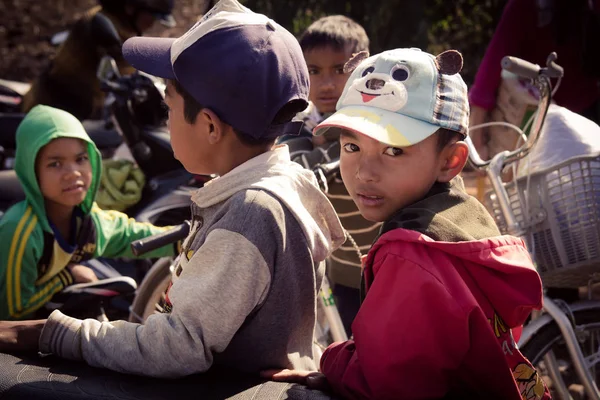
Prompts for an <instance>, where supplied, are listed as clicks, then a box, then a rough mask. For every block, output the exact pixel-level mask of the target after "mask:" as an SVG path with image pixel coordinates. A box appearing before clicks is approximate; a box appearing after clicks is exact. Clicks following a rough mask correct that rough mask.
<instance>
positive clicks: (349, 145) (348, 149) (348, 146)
mask: <svg viewBox="0 0 600 400" xmlns="http://www.w3.org/2000/svg"><path fill="white" fill-rule="evenodd" d="M343 147H344V150H345V151H346V152H347V153H354V152H355V151H358V150H360V148H359V147H358V146H357V145H355V144H354V143H346V144H344V146H343Z"/></svg>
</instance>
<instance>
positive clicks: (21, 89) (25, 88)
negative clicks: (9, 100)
mask: <svg viewBox="0 0 600 400" xmlns="http://www.w3.org/2000/svg"><path fill="white" fill-rule="evenodd" d="M0 86H4V87H5V88H7V89H10V90H11V91H12V92H13V93H11V94H13V95H19V96H25V94H26V93H27V92H29V89H31V85H30V84H29V83H25V82H17V81H9V80H6V79H0ZM3 92H4V91H3ZM7 94H8V93H7Z"/></svg>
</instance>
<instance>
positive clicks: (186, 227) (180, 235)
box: [131, 221, 190, 256]
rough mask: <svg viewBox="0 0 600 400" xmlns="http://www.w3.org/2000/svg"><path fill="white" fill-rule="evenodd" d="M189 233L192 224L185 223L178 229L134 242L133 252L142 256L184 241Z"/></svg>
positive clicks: (132, 245)
mask: <svg viewBox="0 0 600 400" xmlns="http://www.w3.org/2000/svg"><path fill="white" fill-rule="evenodd" d="M189 233H190V222H189V221H185V222H184V223H183V224H181V225H177V226H176V227H174V228H171V229H169V230H167V231H165V232H163V233H159V234H158V235H154V236H150V237H147V238H144V239H140V240H136V241H135V242H132V243H131V251H132V252H133V254H135V255H136V256H141V255H142V254H145V253H148V252H149V251H152V250H156V249H158V248H160V247H163V246H166V245H168V244H171V243H175V242H177V241H178V240H183V239H185V238H186V237H187V235H188V234H189Z"/></svg>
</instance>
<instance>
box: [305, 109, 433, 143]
mask: <svg viewBox="0 0 600 400" xmlns="http://www.w3.org/2000/svg"><path fill="white" fill-rule="evenodd" d="M329 128H341V129H347V130H349V131H353V132H356V133H360V134H363V135H366V136H369V137H371V138H373V139H375V140H378V141H380V142H381V143H385V144H387V145H390V146H394V147H407V146H412V145H414V144H417V143H419V142H421V141H423V140H425V139H427V138H428V137H429V136H431V135H432V134H433V133H434V132H436V131H437V130H438V129H440V127H439V126H437V125H433V124H430V123H428V122H425V121H421V120H418V119H415V118H412V117H408V116H406V115H402V114H398V113H395V112H392V111H387V110H383V109H380V108H374V107H366V106H347V107H344V108H342V109H340V110H339V111H336V112H335V113H334V114H333V115H332V116H331V117H329V118H327V119H326V120H325V121H323V122H321V123H320V124H319V125H317V126H316V127H315V129H314V131H313V134H314V135H315V136H320V135H323V134H324V133H325V132H326V131H327V130H328V129H329Z"/></svg>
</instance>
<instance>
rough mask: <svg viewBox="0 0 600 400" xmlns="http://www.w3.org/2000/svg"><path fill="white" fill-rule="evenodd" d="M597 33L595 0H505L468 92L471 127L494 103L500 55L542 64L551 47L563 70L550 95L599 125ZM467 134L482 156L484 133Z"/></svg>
mask: <svg viewBox="0 0 600 400" xmlns="http://www.w3.org/2000/svg"><path fill="white" fill-rule="evenodd" d="M599 37H600V0H509V1H508V3H507V4H506V6H505V8H504V12H503V14H502V17H501V19H500V22H499V23H498V26H497V27H496V31H495V32H494V36H493V38H492V40H491V42H490V43H489V45H488V48H487V50H486V52H485V55H484V57H483V60H482V62H481V64H480V66H479V68H478V70H477V75H476V76H475V82H474V83H473V85H472V86H471V89H470V91H469V99H470V103H471V126H474V125H478V124H481V123H483V122H486V121H487V120H488V118H489V112H490V111H491V110H492V109H493V108H494V107H495V106H496V94H497V91H498V88H499V86H500V81H501V66H500V61H501V60H502V58H503V57H504V56H515V57H519V58H522V59H525V60H527V61H530V62H533V63H535V64H539V65H546V58H547V57H548V55H549V54H550V53H551V52H553V51H555V52H557V54H558V59H559V62H560V64H561V66H563V67H564V70H565V75H564V78H563V80H562V82H561V84H560V87H559V89H558V90H557V91H556V94H555V95H554V96H553V98H554V100H555V101H556V103H557V104H558V105H560V106H563V107H565V108H568V109H569V110H571V111H573V112H576V113H578V114H581V115H583V116H584V117H586V118H589V119H591V120H593V121H594V122H596V123H598V124H600V40H598V38H599ZM472 139H473V141H474V144H475V146H476V147H477V149H478V150H479V151H480V153H481V154H482V157H483V158H484V159H487V158H488V153H487V151H486V150H487V149H486V146H485V144H486V142H487V141H488V140H489V136H488V133H487V132H483V134H481V135H474V136H473V138H472ZM491 155H492V154H490V156H491Z"/></svg>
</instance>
